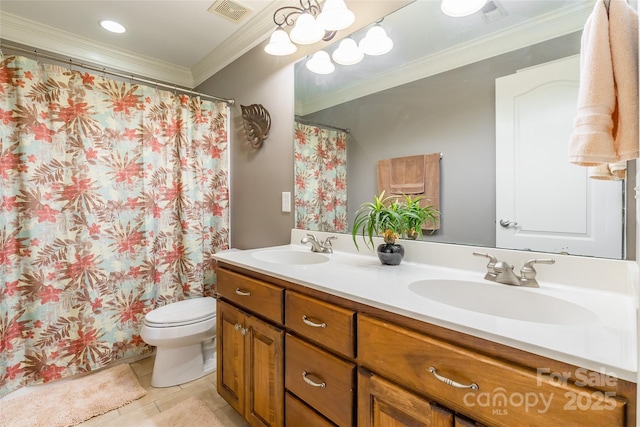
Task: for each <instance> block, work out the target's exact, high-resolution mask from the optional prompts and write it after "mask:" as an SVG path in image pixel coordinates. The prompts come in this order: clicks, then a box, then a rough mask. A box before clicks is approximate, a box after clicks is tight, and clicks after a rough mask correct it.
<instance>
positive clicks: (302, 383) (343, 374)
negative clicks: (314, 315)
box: [284, 334, 355, 426]
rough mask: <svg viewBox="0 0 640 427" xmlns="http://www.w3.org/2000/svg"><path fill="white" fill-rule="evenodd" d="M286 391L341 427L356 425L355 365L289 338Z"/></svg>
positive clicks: (291, 336)
mask: <svg viewBox="0 0 640 427" xmlns="http://www.w3.org/2000/svg"><path fill="white" fill-rule="evenodd" d="M285 355H286V356H285V360H286V362H285V379H284V383H285V387H286V388H287V390H289V391H290V392H291V393H293V394H294V395H296V396H298V397H299V398H300V399H302V400H303V401H305V402H306V403H307V404H308V405H310V406H312V407H313V408H315V409H316V410H317V411H318V412H320V413H321V414H323V415H324V416H325V417H327V418H329V419H330V420H331V421H333V422H334V423H336V424H338V425H339V426H351V425H353V411H354V406H353V405H354V386H355V384H354V382H355V365H354V364H352V363H349V362H346V361H344V360H342V359H339V358H337V357H335V356H333V355H331V354H329V353H327V352H326V351H324V350H320V349H319V348H317V347H315V346H313V345H311V344H309V343H306V342H305V341H302V340H301V339H298V338H296V337H294V336H293V335H290V334H287V336H286V339H285Z"/></svg>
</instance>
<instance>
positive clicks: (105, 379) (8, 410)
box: [0, 364, 147, 427]
mask: <svg viewBox="0 0 640 427" xmlns="http://www.w3.org/2000/svg"><path fill="white" fill-rule="evenodd" d="M145 394H147V392H146V390H145V389H143V388H142V386H141V385H140V383H139V382H138V379H137V378H136V375H135V374H134V372H133V370H132V369H131V367H130V366H129V365H127V364H121V365H117V366H114V367H112V368H108V369H105V370H103V371H98V372H96V373H95V374H88V375H84V376H82V377H80V378H75V379H70V380H66V381H62V382H60V383H58V384H53V385H51V386H49V387H44V388H42V389H40V390H36V391H33V392H31V393H26V394H23V395H21V396H17V397H15V398H12V399H5V400H4V401H1V402H0V426H2V427H27V426H29V427H58V426H60V427H62V426H72V425H75V424H78V423H81V422H83V421H86V420H88V419H89V418H91V417H95V416H97V415H101V414H104V413H107V412H109V411H112V410H114V409H116V408H119V407H121V406H124V405H126V404H127V403H130V402H132V401H134V400H136V399H139V398H141V397H142V396H144V395H145Z"/></svg>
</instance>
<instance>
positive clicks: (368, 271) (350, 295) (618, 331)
mask: <svg viewBox="0 0 640 427" xmlns="http://www.w3.org/2000/svg"><path fill="white" fill-rule="evenodd" d="M314 234H318V235H319V236H322V235H323V233H314ZM302 236H304V234H302ZM299 237H300V232H297V231H292V241H299V240H300V239H299ZM347 239H348V241H346V240H347ZM349 243H350V244H351V245H353V242H352V241H351V236H340V237H339V239H338V240H337V241H335V242H334V253H333V254H327V257H328V258H329V260H328V261H327V262H324V263H319V264H308V265H286V264H278V263H272V262H266V261H261V260H259V259H257V258H256V257H254V256H253V254H254V253H256V252H261V251H266V250H275V251H278V250H293V251H303V252H309V251H310V247H309V246H302V245H295V244H292V245H285V246H276V247H271V248H262V249H252V250H244V251H241V250H230V251H224V252H220V253H218V254H215V255H214V258H215V259H217V260H219V261H224V262H226V263H229V264H232V265H236V266H238V267H243V268H246V269H250V270H254V271H256V272H259V273H263V274H267V275H270V276H273V277H277V278H280V279H284V280H287V281H290V282H293V283H296V284H298V285H303V286H307V287H309V288H312V289H316V290H319V291H323V292H326V293H328V294H332V295H336V296H340V297H343V298H347V299H350V300H353V301H357V302H360V303H363V304H367V305H370V306H373V307H377V308H380V309H383V310H387V311H389V312H393V313H397V314H401V315H404V316H406V317H409V318H413V319H417V320H422V321H425V322H428V323H431V324H434V325H438V326H442V327H445V328H449V329H452V330H455V331H459V332H463V333H466V334H469V335H473V336H476V337H480V338H484V339H487V340H491V341H494V342H498V343H500V344H504V345H508V346H511V347H514V348H518V349H521V350H524V351H528V352H531V353H534V354H539V355H542V356H545V357H549V358H551V359H555V360H559V361H562V362H566V363H569V364H572V365H576V366H579V367H584V368H588V369H590V370H593V371H598V372H604V373H607V374H609V375H612V376H614V377H617V378H621V379H625V380H627V381H631V382H634V383H635V382H636V378H637V375H636V372H637V369H638V368H637V365H638V361H637V359H638V356H637V345H636V339H637V338H636V337H637V333H636V303H635V297H634V292H635V291H634V289H635V288H636V286H634V285H633V284H631V283H627V284H622V285H621V284H619V283H618V284H617V285H616V286H614V285H607V286H602V287H600V288H598V286H596V285H594V284H586V285H585V286H580V287H579V286H572V285H566V284H560V283H555V282H549V281H545V280H544V278H546V277H552V276H553V274H552V273H550V272H551V271H553V269H554V268H556V271H557V272H558V274H557V275H556V276H557V277H564V276H567V275H570V274H569V273H568V272H566V271H564V272H563V271H561V270H563V269H565V270H566V269H567V268H568V267H571V268H573V269H575V268H576V265H575V263H576V262H577V263H582V264H585V263H587V264H588V265H591V264H592V263H593V262H594V260H591V262H589V261H590V260H589V259H585V260H575V259H574V258H577V257H570V256H565V255H557V256H556V255H553V256H549V255H548V254H542V255H543V256H536V255H540V254H535V253H528V254H526V256H528V258H541V257H547V258H549V257H551V258H555V259H556V265H554V266H540V267H539V268H538V281H539V283H540V288H535V289H534V288H520V287H511V289H513V291H514V292H536V293H541V294H546V295H551V296H554V297H556V298H560V299H564V300H567V301H570V302H573V303H575V304H578V305H581V306H583V307H585V308H587V309H589V310H591V311H593V312H594V313H596V314H597V316H598V320H597V321H595V322H592V323H588V324H578V325H558V324H547V323H536V322H530V321H524V320H516V319H508V318H503V317H497V316H492V315H488V314H483V313H478V312H474V311H469V310H465V309H461V308H457V307H453V306H450V305H445V304H442V303H439V302H435V301H432V300H430V299H428V298H425V297H422V296H419V295H417V294H415V293H414V292H412V291H411V290H410V289H409V284H410V283H412V282H415V281H417V280H423V279H462V280H471V281H478V282H482V280H483V274H484V273H483V268H484V266H485V265H486V260H483V259H482V258H479V259H475V260H473V261H472V264H467V263H468V262H471V261H468V260H465V261H464V262H460V264H461V265H463V266H465V267H467V266H468V265H473V266H474V267H473V270H470V269H466V268H465V269H461V268H451V266H442V265H440V264H439V265H432V264H428V263H423V262H412V261H411V259H412V257H411V256H407V255H405V260H403V262H402V263H401V264H400V265H398V266H387V265H382V264H381V263H380V262H379V260H378V258H377V257H376V256H375V254H373V253H371V252H370V251H369V250H368V249H366V248H363V247H362V246H363V245H362V246H361V253H353V252H354V251H353V250H350V247H349ZM402 243H403V245H405V250H414V251H417V249H415V248H416V247H417V246H415V243H416V242H405V241H402ZM405 243H406V244H405ZM412 244H413V245H412ZM418 245H420V250H422V248H423V246H422V245H425V243H424V242H420V243H418ZM436 245H437V244H436ZM407 246H409V247H408V248H407ZM449 247H451V248H449ZM341 248H343V249H346V250H345V251H342V250H340V249H341ZM431 248H432V249H431V250H433V248H434V246H433V245H431ZM435 248H436V249H437V252H438V254H439V255H440V256H442V253H443V252H447V251H448V250H451V251H452V253H451V255H452V256H453V255H456V254H457V255H459V253H460V251H463V253H464V254H466V255H469V254H467V253H468V252H469V251H470V249H469V248H467V247H463V246H460V245H446V244H439V245H438V246H435ZM425 250H427V251H428V250H429V249H427V247H426V246H425ZM472 250H478V248H475V249H474V248H471V251H472ZM480 250H481V251H486V250H485V249H480ZM488 252H490V253H492V254H494V255H496V254H497V255H496V256H498V258H499V259H501V258H504V257H508V255H509V254H510V253H509V251H500V250H493V249H492V250H488ZM514 253H516V252H515V251H514ZM466 255H465V257H466ZM413 258H417V257H416V256H414V257H413ZM434 258H435V256H434ZM449 258H450V257H449ZM449 258H447V259H449ZM469 258H476V257H473V256H470V257H469ZM516 258H517V256H516ZM505 260H507V261H508V262H510V263H512V264H513V265H516V271H519V266H520V264H519V263H516V261H515V260H512V259H509V258H505ZM563 261H566V262H563ZM607 261H609V260H595V264H596V266H595V268H596V269H598V270H601V269H602V268H603V266H608V265H609V263H608V262H607ZM603 262H604V263H603ZM610 263H611V265H610V269H611V275H612V276H614V277H615V278H616V279H618V281H619V280H620V278H621V277H622V276H624V275H625V269H629V270H630V271H629V272H627V273H626V275H627V276H629V280H630V281H632V280H633V279H632V277H633V276H634V275H635V276H636V277H637V274H636V273H635V272H636V269H635V268H634V267H635V265H636V264H635V263H631V262H625V261H615V260H611V261H610ZM476 265H477V268H476ZM563 265H565V267H563ZM536 267H537V266H536ZM571 268H569V269H571ZM580 268H581V269H583V268H584V266H582V265H581V266H580ZM582 273H584V272H582ZM601 273H602V272H601V271H599V272H598V274H595V275H596V276H599V274H601ZM486 283H489V284H490V285H493V284H492V283H491V282H486ZM495 286H508V285H501V284H495ZM522 303H523V304H526V303H527V300H526V297H525V298H522ZM539 368H541V369H545V368H547V367H544V366H541V367H539Z"/></svg>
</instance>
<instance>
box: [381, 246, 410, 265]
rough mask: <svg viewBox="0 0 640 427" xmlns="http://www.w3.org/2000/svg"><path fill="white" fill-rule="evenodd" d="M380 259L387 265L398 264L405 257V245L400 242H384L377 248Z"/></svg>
mask: <svg viewBox="0 0 640 427" xmlns="http://www.w3.org/2000/svg"><path fill="white" fill-rule="evenodd" d="M377 253H378V259H379V260H380V262H381V263H383V264H385V265H398V264H400V263H401V262H402V258H403V257H404V247H403V246H402V245H398V244H395V243H394V244H392V243H383V244H381V245H380V246H378V249H377Z"/></svg>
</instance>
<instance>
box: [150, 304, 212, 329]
mask: <svg viewBox="0 0 640 427" xmlns="http://www.w3.org/2000/svg"><path fill="white" fill-rule="evenodd" d="M215 303H216V300H215V299H214V298H211V297H204V298H192V299H188V300H184V301H178V302H174V303H171V304H167V305H165V306H163V307H159V308H156V309H155V310H151V311H150V312H148V313H147V314H146V315H145V316H144V324H145V325H146V326H149V327H151V328H172V327H176V326H186V325H192V324H194V323H201V322H205V321H207V320H209V319H212V318H214V317H215V316H216V305H215Z"/></svg>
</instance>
